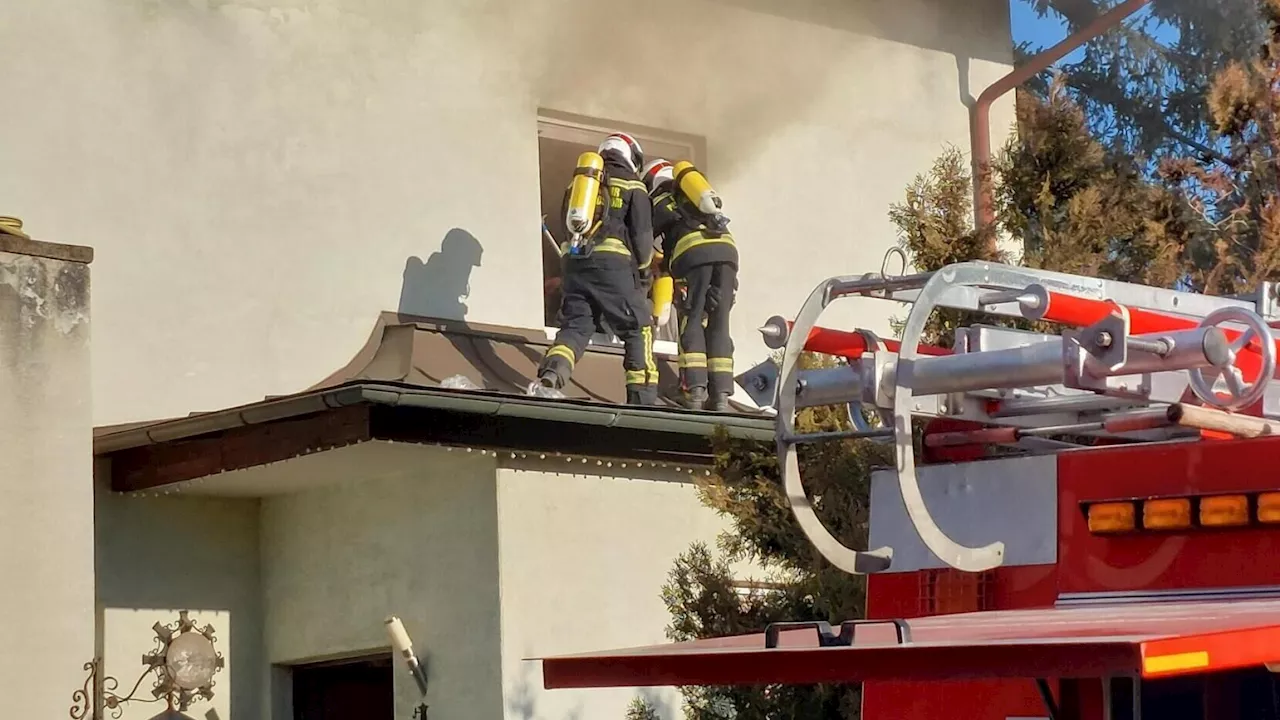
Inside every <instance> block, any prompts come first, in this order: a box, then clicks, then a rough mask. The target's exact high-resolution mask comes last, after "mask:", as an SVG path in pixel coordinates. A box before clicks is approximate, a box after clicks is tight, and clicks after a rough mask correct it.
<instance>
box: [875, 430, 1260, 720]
mask: <svg viewBox="0 0 1280 720" xmlns="http://www.w3.org/2000/svg"><path fill="white" fill-rule="evenodd" d="M1053 459H1054V461H1055V465H1056V474H1057V476H1056V478H1050V479H1049V481H1050V482H1054V481H1056V482H1054V484H1055V485H1056V493H1055V500H1056V512H1057V528H1056V538H1055V541H1056V551H1057V558H1056V562H1054V563H1046V564H1028V565H1006V566H1002V567H999V568H996V569H994V570H991V571H988V572H986V573H980V574H970V573H960V572H956V571H954V570H951V569H927V570H918V571H914V572H901V573H894V572H885V573H878V574H875V575H871V576H870V577H869V578H868V593H867V595H868V597H867V615H868V617H870V618H877V619H892V618H910V617H919V616H923V615H939V614H945V613H967V612H986V611H1001V610H1019V609H1035V608H1045V609H1047V608H1054V607H1090V606H1092V607H1103V608H1105V607H1108V606H1114V607H1124V608H1134V607H1149V608H1153V609H1157V610H1158V609H1159V608H1161V607H1168V603H1171V602H1178V601H1185V600H1189V599H1190V600H1202V601H1204V602H1206V603H1209V604H1212V603H1215V602H1220V603H1225V604H1227V605H1230V604H1231V603H1232V602H1234V601H1237V600H1239V599H1259V600H1265V599H1267V598H1280V561H1276V560H1274V559H1273V558H1274V557H1275V553H1276V551H1277V550H1280V523H1277V524H1271V523H1262V522H1258V520H1257V517H1258V509H1257V508H1258V499H1257V498H1259V497H1261V496H1263V495H1264V494H1265V493H1269V492H1270V493H1274V492H1280V468H1277V461H1278V460H1280V438H1274V439H1272V438H1257V439H1250V440H1234V441H1204V442H1198V443H1191V444H1178V445H1151V446H1137V447H1132V448H1106V449H1099V450H1083V451H1079V452H1069V453H1062V454H1060V455H1057V456H1056V457H1055V458H1053ZM1001 462H1003V461H987V462H977V463H973V465H974V466H975V467H976V468H981V467H982V466H983V465H991V464H999V463H1001ZM1026 480H1027V481H1035V480H1036V479H1033V478H1027V479H1026ZM1239 496H1243V497H1244V498H1245V502H1246V504H1247V505H1250V506H1251V513H1252V515H1251V517H1250V519H1249V521H1248V523H1247V524H1245V525H1229V526H1226V527H1203V526H1201V525H1199V523H1196V522H1194V520H1193V524H1192V527H1191V528H1189V529H1182V530H1170V531H1153V532H1132V533H1118V534H1112V535H1108V534H1094V533H1091V532H1090V530H1089V526H1088V521H1087V517H1086V514H1085V512H1084V511H1083V506H1084V504H1086V503H1091V502H1102V501H1108V500H1116V499H1122V500H1127V499H1131V498H1170V497H1174V498H1178V497H1181V498H1188V499H1190V500H1193V502H1192V503H1190V504H1191V505H1193V506H1194V505H1195V502H1194V501H1195V500H1198V499H1199V498H1201V497H1227V498H1233V497H1239ZM872 512H873V514H874V513H875V508H874V507H873V509H872ZM1275 520H1277V521H1280V517H1277V518H1275ZM874 522H875V518H874V515H873V523H874ZM1277 608H1280V604H1278V605H1277ZM1205 612H1206V613H1208V612H1212V607H1210V606H1209V605H1206V607H1205ZM1270 622H1273V623H1276V624H1277V625H1280V615H1277V617H1276V619H1275V620H1273V621H1270ZM1168 631H1169V632H1172V633H1178V632H1181V631H1182V628H1180V627H1178V626H1177V622H1176V621H1171V622H1170V627H1169V628H1168ZM1260 632H1263V631H1262V630H1260ZM1265 633H1266V634H1267V635H1269V636H1271V637H1272V638H1273V640H1274V637H1275V633H1274V631H1271V630H1266V631H1265ZM1275 656H1276V657H1280V645H1276V646H1275ZM1212 661H1213V658H1212V657H1210V658H1209V659H1208V662H1212ZM1207 667H1208V666H1206V668H1207ZM1099 707H1100V706H1099ZM948 716H951V717H963V718H972V719H973V720H1004V719H1005V718H1010V717H1044V704H1043V701H1042V699H1041V697H1040V695H1039V693H1038V692H1037V690H1036V688H1035V687H1034V686H1033V685H1032V684H1031V683H1029V682H1027V681H1026V680H1025V679H1018V680H1004V681H984V682H977V683H967V682H956V683H909V682H868V683H866V685H865V686H864V689H863V717H864V718H866V720H888V719H890V718H895V719H915V718H942V717H948ZM1086 717H1088V716H1086ZM1098 717H1100V716H1098Z"/></svg>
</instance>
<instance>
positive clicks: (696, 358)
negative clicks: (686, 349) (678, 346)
mask: <svg viewBox="0 0 1280 720" xmlns="http://www.w3.org/2000/svg"><path fill="white" fill-rule="evenodd" d="M706 366H707V354H706V353H697V352H691V353H681V354H680V367H682V368H704V367H706Z"/></svg>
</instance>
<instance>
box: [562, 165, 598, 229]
mask: <svg viewBox="0 0 1280 720" xmlns="http://www.w3.org/2000/svg"><path fill="white" fill-rule="evenodd" d="M603 177H604V158H602V157H600V154H599V153H596V152H584V153H582V154H581V155H579V156H578V167H577V168H575V169H574V171H573V183H572V184H571V185H570V186H569V207H568V210H567V211H566V212H565V217H564V225H565V228H566V229H568V231H569V234H570V235H571V236H573V237H574V238H575V239H579V238H581V237H582V236H583V235H585V234H587V232H588V231H589V230H590V229H591V226H592V223H593V222H594V221H595V215H596V204H597V201H598V200H599V197H600V180H601V179H602V178H603Z"/></svg>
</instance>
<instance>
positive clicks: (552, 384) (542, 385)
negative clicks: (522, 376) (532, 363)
mask: <svg viewBox="0 0 1280 720" xmlns="http://www.w3.org/2000/svg"><path fill="white" fill-rule="evenodd" d="M559 384H560V378H559V376H558V375H556V374H555V373H554V372H550V371H543V372H542V373H539V374H538V379H537V380H534V381H533V382H531V383H529V388H528V389H527V390H526V391H525V392H526V394H528V395H532V396H533V397H544V398H552V399H556V400H558V399H561V398H563V397H564V393H563V392H561V391H560V388H558V387H556V386H557V385H559Z"/></svg>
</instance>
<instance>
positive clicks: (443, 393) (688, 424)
mask: <svg viewBox="0 0 1280 720" xmlns="http://www.w3.org/2000/svg"><path fill="white" fill-rule="evenodd" d="M360 403H369V404H375V405H389V406H401V407H418V408H431V409H436V410H449V411H454V412H462V413H468V414H475V415H488V416H492V417H508V418H521V419H530V420H549V421H553V422H565V423H574V424H579V425H597V426H605V427H619V428H633V429H637V430H654V431H660V432H670V433H674V434H681V435H700V436H704V437H709V436H711V435H712V434H713V433H714V432H715V428H716V427H718V426H724V427H725V428H726V430H727V432H728V434H729V436H730V437H733V438H739V439H747V440H761V441H768V440H772V439H773V437H774V421H773V419H772V418H770V417H767V416H762V417H759V418H755V417H744V416H737V415H727V414H716V413H698V412H692V411H687V410H666V409H660V408H640V407H629V406H620V405H619V406H615V405H602V404H595V403H586V402H579V401H573V400H547V399H533V398H528V399H526V398H521V397H517V396H506V395H497V394H484V393H478V392H477V393H473V392H468V391H465V390H449V389H440V388H424V387H411V386H403V385H396V384H394V383H387V382H369V381H354V382H351V383H347V384H345V385H339V386H337V387H331V388H327V389H323V390H316V391H312V392H306V393H301V394H298V395H290V396H287V397H283V398H278V399H275V400H268V401H265V402H258V403H253V404H249V405H242V406H239V407H234V408H228V409H226V410H219V411H214V412H209V413H202V414H199V415H193V416H190V417H185V418H178V419H175V420H167V421H160V422H156V423H151V424H147V425H142V426H139V427H131V428H128V429H124V430H121V431H119V432H114V433H109V434H106V435H101V436H99V437H97V438H94V441H93V452H94V455H104V454H109V453H114V452H120V451H122V450H129V449H132V448H136V447H143V446H146V445H154V444H159V443H164V442H173V441H176V440H183V439H186V438H190V437H195V436H198V435H206V434H209V433H214V432H220V431H223V430H231V429H234V428H238V427H245V426H248V425H257V424H262V423H269V422H274V421H279V420H287V419H289V418H294V417H298V416H301V415H308V414H312V413H316V412H323V411H325V410H328V409H332V408H339V407H347V406H350V405H357V404H360Z"/></svg>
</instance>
